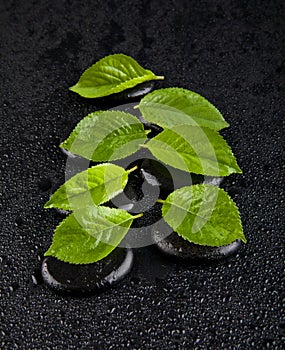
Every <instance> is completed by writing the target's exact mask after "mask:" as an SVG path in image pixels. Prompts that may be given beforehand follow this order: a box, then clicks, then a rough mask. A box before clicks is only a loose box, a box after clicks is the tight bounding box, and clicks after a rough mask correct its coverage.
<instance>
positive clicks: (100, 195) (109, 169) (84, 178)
mask: <svg viewBox="0 0 285 350" xmlns="http://www.w3.org/2000/svg"><path fill="white" fill-rule="evenodd" d="M128 173H129V171H126V170H125V169H124V168H121V167H119V166H117V165H114V164H108V163H105V164H99V165H95V166H93V167H91V168H89V169H87V170H84V171H82V172H80V173H79V174H76V175H75V176H73V177H72V178H70V179H69V180H67V181H66V182H65V183H64V184H63V185H62V186H60V188H59V189H58V190H57V191H56V192H55V193H54V194H53V195H52V197H51V198H50V200H49V201H48V202H47V203H46V204H45V206H44V207H45V208H59V209H64V210H75V209H76V208H80V207H86V206H88V205H92V204H97V205H99V204H102V203H104V202H107V201H108V200H110V199H112V198H114V197H115V196H116V195H117V194H119V193H120V192H122V191H123V189H124V187H125V186H126V184H127V181H128Z"/></svg>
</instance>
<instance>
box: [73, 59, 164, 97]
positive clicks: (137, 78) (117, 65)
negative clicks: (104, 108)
mask: <svg viewBox="0 0 285 350" xmlns="http://www.w3.org/2000/svg"><path fill="white" fill-rule="evenodd" d="M158 79H164V77H161V76H156V75H155V74H154V73H152V72H151V71H150V70H148V69H144V68H143V67H141V66H140V65H139V64H138V62H137V61H135V60H134V59H133V58H131V57H129V56H126V55H124V54H115V55H110V56H107V57H104V58H102V59H101V60H100V61H98V62H97V63H95V64H94V65H92V66H91V67H90V68H88V69H87V70H86V71H85V72H84V73H83V74H82V75H81V77H80V79H79V81H78V83H77V84H76V85H74V86H72V87H70V90H71V91H74V92H77V93H78V94H79V95H80V96H83V97H88V98H95V97H103V96H107V95H111V94H115V93H117V92H120V91H123V90H126V89H129V88H132V87H134V86H136V85H138V84H140V83H143V82H145V81H148V80H158Z"/></svg>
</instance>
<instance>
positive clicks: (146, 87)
mask: <svg viewBox="0 0 285 350" xmlns="http://www.w3.org/2000/svg"><path fill="white" fill-rule="evenodd" d="M153 88H154V82H153V81H146V82H144V83H141V84H138V85H136V86H134V87H132V88H129V89H126V90H124V91H121V92H118V93H116V94H112V95H109V96H106V97H104V98H103V101H104V100H107V99H108V100H113V101H116V102H124V101H127V102H129V101H130V100H135V99H138V98H141V97H143V96H144V95H146V94H148V93H149V92H151V91H152V90H153Z"/></svg>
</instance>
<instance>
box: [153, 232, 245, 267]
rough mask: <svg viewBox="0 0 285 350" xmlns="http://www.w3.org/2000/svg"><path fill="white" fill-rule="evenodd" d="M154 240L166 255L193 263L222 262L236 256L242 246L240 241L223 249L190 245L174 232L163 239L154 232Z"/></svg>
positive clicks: (222, 247)
mask: <svg viewBox="0 0 285 350" xmlns="http://www.w3.org/2000/svg"><path fill="white" fill-rule="evenodd" d="M153 238H154V241H155V242H156V243H155V245H156V247H157V248H158V249H159V250H160V251H161V252H163V253H164V254H167V255H168V256H171V257H173V258H177V259H179V260H187V261H193V262H200V261H209V262H210V261H218V260H222V259H225V258H228V257H230V256H231V255H233V254H235V253H236V252H237V250H238V249H239V248H240V246H241V241H240V240H236V241H234V242H232V243H230V244H228V245H225V246H221V247H210V246H202V245H198V244H194V243H190V242H188V241H186V240H185V239H183V238H182V237H180V236H178V234H176V233H174V232H173V233H171V234H170V235H169V236H167V237H166V238H164V239H163V235H162V233H161V232H159V231H158V230H154V231H153Z"/></svg>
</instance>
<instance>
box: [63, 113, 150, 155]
mask: <svg viewBox="0 0 285 350" xmlns="http://www.w3.org/2000/svg"><path fill="white" fill-rule="evenodd" d="M146 140H147V136H146V132H145V130H144V127H143V124H142V123H141V122H140V121H139V120H138V119H137V118H136V117H135V116H133V115H132V114H129V113H124V112H121V111H100V112H94V113H91V114H89V115H87V116H86V117H85V118H83V119H82V120H81V121H80V122H79V123H78V124H77V126H76V127H75V129H74V130H73V132H72V133H71V134H70V136H69V137H68V139H67V140H65V141H64V142H63V143H62V144H61V145H60V147H62V148H65V149H67V150H68V151H70V152H71V153H73V154H77V155H79V156H82V157H84V158H87V159H90V160H93V161H95V162H105V161H111V160H116V159H121V158H124V157H127V156H129V155H131V154H133V153H135V152H136V151H137V150H138V149H139V145H140V144H141V143H144V142H145V141H146Z"/></svg>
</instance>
